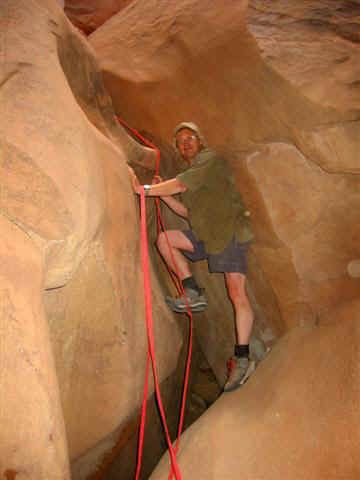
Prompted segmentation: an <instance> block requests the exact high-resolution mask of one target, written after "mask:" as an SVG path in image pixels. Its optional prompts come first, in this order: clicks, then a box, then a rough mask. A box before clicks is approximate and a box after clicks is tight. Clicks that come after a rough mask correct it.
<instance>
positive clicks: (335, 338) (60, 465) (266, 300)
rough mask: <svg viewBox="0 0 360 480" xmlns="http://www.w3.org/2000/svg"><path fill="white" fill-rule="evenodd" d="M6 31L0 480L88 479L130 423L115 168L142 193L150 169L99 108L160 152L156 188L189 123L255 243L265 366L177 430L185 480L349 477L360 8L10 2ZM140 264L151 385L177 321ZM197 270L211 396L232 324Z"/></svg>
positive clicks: (132, 315)
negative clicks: (240, 199)
mask: <svg viewBox="0 0 360 480" xmlns="http://www.w3.org/2000/svg"><path fill="white" fill-rule="evenodd" d="M65 14H66V15H68V17H69V19H70V20H71V21H72V22H73V23H74V24H75V26H76V27H79V28H80V29H82V30H83V32H80V31H78V30H77V28H75V27H73V26H72V25H71V23H70V21H69V20H68V19H67V18H66V16H65ZM0 15H1V16H0V59H1V67H0V68H1V70H0V102H1V106H2V118H1V121H0V145H1V149H0V166H1V173H2V175H1V178H2V182H1V192H0V193H1V195H0V201H1V204H0V206H1V217H0V218H1V220H0V221H1V236H0V252H1V260H2V262H1V263H2V267H1V270H0V275H1V284H0V294H1V297H0V307H1V317H0V328H1V347H0V358H1V373H0V385H1V389H2V392H4V393H3V394H2V396H1V399H0V402H1V403H0V424H1V427H2V432H1V434H0V479H2V478H4V479H6V480H9V478H16V479H17V480H19V479H21V480H22V479H31V480H33V479H36V480H45V479H46V480H47V479H66V478H70V476H71V474H70V464H72V466H73V478H74V479H76V478H85V475H84V474H83V473H82V474H81V475H80V473H78V470H77V469H76V468H75V469H74V464H77V465H80V464H82V463H83V464H84V465H85V464H86V468H85V467H84V468H85V470H86V471H88V472H91V471H92V470H94V469H96V466H97V464H98V461H99V459H101V458H102V457H103V456H104V455H105V454H106V453H107V452H108V451H109V450H111V448H112V447H113V445H114V442H115V441H116V435H117V434H118V432H119V431H120V430H121V429H122V428H123V427H124V426H126V425H127V424H128V423H129V421H130V419H132V418H133V417H134V415H136V413H137V411H138V409H139V406H140V402H141V396H142V386H143V378H144V370H145V360H146V346H147V343H146V342H147V340H146V332H145V327H144V308H143V289H142V279H141V275H140V243H139V242H140V239H139V225H138V208H137V201H136V199H135V198H134V196H133V194H132V191H131V187H130V184H129V178H128V174H127V168H126V162H130V163H131V164H132V165H134V166H135V168H136V169H137V171H138V173H139V176H140V178H141V179H142V180H145V179H146V180H148V179H150V178H151V173H152V172H153V168H154V153H153V152H152V151H150V150H149V149H147V148H145V147H143V146H141V145H140V144H139V143H137V142H135V141H134V139H133V138H132V137H131V136H130V135H129V134H128V133H127V132H126V130H125V129H124V128H122V127H121V126H119V124H118V123H117V121H116V119H115V116H114V112H115V113H116V114H117V115H119V116H120V117H121V118H123V119H124V120H125V121H126V122H127V123H128V124H129V125H130V126H132V127H135V128H137V129H138V130H140V131H141V132H142V133H145V134H146V135H149V137H150V138H151V139H153V140H154V141H155V143H157V142H158V144H159V145H160V146H161V151H162V153H163V157H162V158H163V160H162V164H161V174H162V176H164V177H171V176H172V175H174V174H175V173H176V171H177V170H178V169H179V168H180V166H179V163H178V161H177V159H175V158H173V157H174V155H173V152H172V151H171V146H170V144H171V142H172V138H171V136H172V130H173V128H174V126H175V125H176V124H177V123H178V122H180V121H182V120H192V121H195V122H196V123H197V124H198V125H199V126H200V127H201V128H202V130H203V131H204V133H205V136H206V138H207V139H208V142H209V144H210V146H212V147H214V148H215V149H217V150H218V151H219V152H221V153H222V154H223V155H225V156H226V157H227V158H228V160H229V162H230V164H231V167H232V169H233V172H234V174H235V177H236V181H237V184H238V186H239V189H240V191H241V192H242V193H243V196H244V199H245V201H246V203H247V205H248V207H249V209H250V211H251V214H252V219H253V224H254V228H255V233H256V240H255V242H254V243H253V245H252V247H251V252H250V256H249V275H248V277H249V295H250V298H251V301H252V304H253V306H254V309H255V313H256V326H255V335H254V339H253V341H254V344H256V341H257V340H258V341H260V342H261V343H263V344H265V346H267V345H268V346H271V347H272V350H271V352H270V353H269V354H268V356H267V357H266V358H265V360H264V361H263V362H261V364H260V365H259V366H258V368H257V370H256V372H255V374H254V375H253V376H252V377H251V378H250V380H249V381H248V383H247V384H246V385H245V386H244V387H243V388H242V389H241V390H239V391H237V392H235V393H233V394H228V395H222V396H221V397H220V399H219V400H218V401H216V402H215V404H214V405H213V406H212V407H211V408H210V409H209V410H208V411H207V412H206V413H205V414H204V415H203V416H202V417H201V418H200V419H199V420H198V421H197V422H196V423H194V424H193V425H192V426H191V427H190V428H189V429H188V430H187V431H186V432H185V434H184V436H183V438H182V442H181V448H180V452H179V455H178V458H179V464H180V468H181V471H182V474H183V478H189V479H190V478H214V479H215V478H224V479H226V478H234V476H235V475H241V477H242V478H244V479H249V480H250V479H251V480H253V479H254V478H259V479H264V480H265V479H266V480H272V479H274V480H275V478H276V479H278V478H287V479H290V480H298V479H307V478H316V479H320V480H322V479H324V480H325V478H326V479H329V478H330V479H334V480H335V479H338V478H346V479H351V480H355V479H357V478H359V475H360V471H359V468H360V467H359V465H358V461H357V452H358V451H359V447H360V434H359V432H360V429H359V423H360V418H359V409H358V407H357V404H358V399H359V394H360V391H359V385H360V378H359V377H360V369H359V346H358V345H359V340H360V338H359V337H360V335H359V334H360V332H359V327H358V323H359V322H358V321H359V307H360V303H359V302H360V300H359V282H360V223H359V221H358V218H359V207H360V180H359V179H360V177H359V174H360V167H359V154H358V152H359V143H360V122H359V120H360V87H359V82H360V66H359V65H360V63H359V53H360V50H359V48H360V46H359V43H360V26H359V21H358V19H359V16H360V3H359V2H357V1H348V0H342V1H331V0H306V1H304V2H301V3H299V2H296V1H295V0H290V1H285V0H274V1H272V2H271V4H270V3H269V2H265V1H263V0H250V1H249V2H247V1H244V0H241V1H239V0H230V1H228V2H226V8H225V7H224V3H223V2H220V0H215V1H209V0H202V1H201V2H196V1H194V0H182V1H181V2H179V1H177V2H175V1H173V0H147V2H140V1H137V0H132V1H127V0H123V1H120V0H118V1H115V0H112V1H107V2H103V3H102V5H101V7H99V5H98V2H95V1H85V0H82V1H80V0H79V1H75V0H74V1H73V0H66V1H65V5H64V9H63V8H61V2H56V1H55V0H27V1H25V0H11V1H10V0H5V1H3V2H2V3H1V5H0ZM86 35H88V37H87V38H86ZM103 81H104V84H103ZM104 85H105V86H104ZM166 215H167V220H168V221H169V222H170V224H171V225H177V224H178V223H176V222H177V220H176V219H175V218H174V217H173V216H172V214H171V213H170V212H167V213H166ZM151 228H152V230H151V234H150V238H151V240H154V235H155V230H154V227H153V225H151ZM153 253H154V252H153ZM152 260H153V263H152V278H153V302H154V317H155V318H156V328H155V330H156V332H155V334H156V339H157V340H156V342H157V343H156V348H157V354H158V363H159V370H160V379H161V381H162V382H164V381H165V380H166V379H167V378H169V376H171V375H172V374H173V372H174V371H175V369H176V365H177V362H178V358H179V353H180V350H181V348H182V345H183V342H184V338H183V337H184V336H183V333H182V332H183V329H184V324H183V323H184V322H183V320H181V319H179V318H178V317H176V316H173V315H172V314H170V312H169V311H168V310H167V308H166V306H164V303H163V296H164V294H165V293H166V292H167V291H171V290H172V287H171V285H170V284H169V282H168V280H167V279H166V276H165V272H164V269H163V267H162V266H161V262H159V259H158V257H157V256H156V254H155V255H153V257H152ZM195 270H196V272H197V275H198V276H199V278H200V279H201V281H202V283H203V284H204V285H206V289H207V292H208V296H209V309H208V310H207V311H206V312H205V313H203V314H200V315H197V316H196V319H195V325H194V328H195V333H196V338H197V341H198V343H199V346H200V349H201V351H202V352H203V354H204V355H205V357H206V360H207V362H209V364H210V366H211V368H212V370H213V372H214V374H215V376H216V378H217V381H218V382H219V384H220V385H222V384H223V382H224V379H225V376H226V359H227V358H228V356H229V355H230V354H231V350H232V345H233V321H232V310H231V307H230V305H229V302H228V301H227V300H226V292H225V290H224V286H223V281H222V278H220V276H216V275H212V276H209V275H208V273H207V269H206V266H204V265H197V266H196V268H195ZM254 349H255V347H254ZM254 355H256V351H255V350H254ZM349 432H351V434H349ZM199 460H200V461H199ZM168 464H169V460H168V455H165V456H164V458H163V459H162V461H161V462H160V464H159V466H158V468H157V469H156V471H155V472H154V474H153V475H152V477H151V478H154V479H162V478H167V475H168V468H169V465H168ZM80 470H81V469H80ZM112 478H117V477H112Z"/></svg>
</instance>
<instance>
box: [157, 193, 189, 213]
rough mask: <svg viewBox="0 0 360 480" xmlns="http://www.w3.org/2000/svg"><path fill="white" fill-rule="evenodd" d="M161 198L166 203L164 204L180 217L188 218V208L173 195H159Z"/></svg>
mask: <svg viewBox="0 0 360 480" xmlns="http://www.w3.org/2000/svg"><path fill="white" fill-rule="evenodd" d="M161 200H162V201H163V202H165V203H166V205H167V206H168V207H169V208H170V209H171V210H172V211H173V212H175V213H176V214H177V215H180V217H184V218H188V216H189V215H188V209H187V208H186V207H185V205H184V204H183V203H181V202H179V200H177V199H176V198H174V197H171V196H169V197H161Z"/></svg>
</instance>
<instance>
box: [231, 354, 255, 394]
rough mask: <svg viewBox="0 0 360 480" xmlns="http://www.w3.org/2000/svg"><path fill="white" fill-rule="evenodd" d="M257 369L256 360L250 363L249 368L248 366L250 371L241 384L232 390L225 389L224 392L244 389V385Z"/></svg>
mask: <svg viewBox="0 0 360 480" xmlns="http://www.w3.org/2000/svg"><path fill="white" fill-rule="evenodd" d="M255 369H256V363H255V361H254V360H251V362H250V363H249V366H248V369H247V370H246V373H245V375H244V376H243V377H242V379H241V380H240V382H238V383H235V384H234V385H233V386H232V387H230V388H227V389H225V388H224V392H225V393H227V392H233V391H234V390H237V389H238V388H240V387H242V386H243V385H244V383H246V382H247V381H248V379H249V377H250V375H252V374H253V373H254V371H255Z"/></svg>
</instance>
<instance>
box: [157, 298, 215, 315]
mask: <svg viewBox="0 0 360 480" xmlns="http://www.w3.org/2000/svg"><path fill="white" fill-rule="evenodd" d="M165 302H166V304H167V305H168V307H170V308H171V310H172V311H173V312H175V313H187V311H188V309H189V310H190V311H191V312H193V313H199V312H203V311H204V310H206V308H207V303H204V302H200V303H197V304H195V305H192V306H191V307H190V306H189V307H187V306H186V305H185V306H184V307H179V306H176V305H174V304H173V303H172V299H168V298H165Z"/></svg>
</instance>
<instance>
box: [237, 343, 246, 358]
mask: <svg viewBox="0 0 360 480" xmlns="http://www.w3.org/2000/svg"><path fill="white" fill-rule="evenodd" d="M234 353H235V356H236V357H249V353H250V352H249V345H239V344H236V345H235V350H234Z"/></svg>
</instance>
